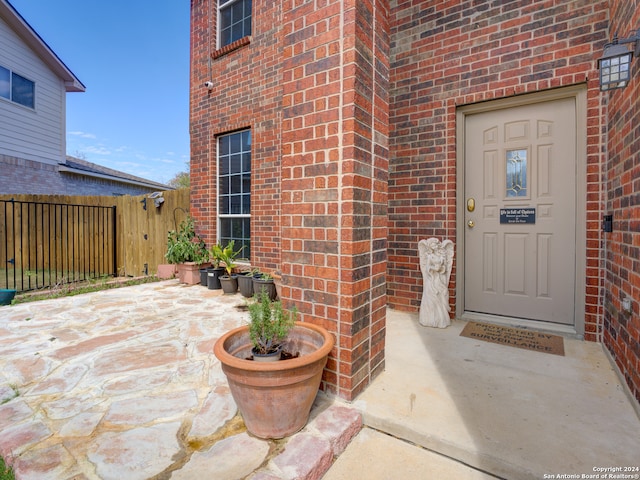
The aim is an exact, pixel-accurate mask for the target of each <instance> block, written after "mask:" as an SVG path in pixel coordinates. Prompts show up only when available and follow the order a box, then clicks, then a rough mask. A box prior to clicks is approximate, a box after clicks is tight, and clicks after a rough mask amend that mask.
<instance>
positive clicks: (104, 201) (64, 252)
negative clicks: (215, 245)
mask: <svg viewBox="0 0 640 480" xmlns="http://www.w3.org/2000/svg"><path fill="white" fill-rule="evenodd" d="M156 195H157V194H156ZM150 197H151V196H150V195H141V196H136V197H130V196H122V197H81V196H59V195H0V288H15V289H17V290H19V291H26V290H33V289H37V288H47V287H52V286H54V285H58V284H61V283H69V282H76V281H81V280H88V279H92V278H99V277H103V276H142V275H152V274H155V273H156V271H157V267H158V265H159V264H161V263H166V261H165V259H164V255H165V253H166V251H167V232H168V231H169V230H173V229H175V228H176V227H177V225H179V223H180V222H181V221H182V220H184V218H186V216H187V214H188V208H189V190H188V189H182V190H176V191H167V192H162V200H163V201H162V202H161V203H160V201H159V200H158V198H155V199H154V198H150ZM156 202H158V205H159V206H156Z"/></svg>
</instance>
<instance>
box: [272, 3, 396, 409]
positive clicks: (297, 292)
mask: <svg viewBox="0 0 640 480" xmlns="http://www.w3.org/2000/svg"><path fill="white" fill-rule="evenodd" d="M385 4H386V2H384V1H377V2H371V3H368V2H362V1H355V0H352V1H344V0H343V1H335V0H334V1H317V2H284V5H286V7H285V10H286V14H285V18H286V21H285V24H284V31H285V37H284V42H285V49H284V67H285V70H284V72H283V73H284V84H283V86H284V95H283V105H284V109H283V133H282V140H283V142H282V143H283V155H282V177H283V184H282V190H283V197H282V225H283V231H282V260H283V262H282V271H283V275H284V276H285V277H288V278H289V279H291V281H290V282H289V287H287V288H286V289H285V296H289V297H290V298H292V299H295V300H296V302H297V304H298V307H299V309H300V311H301V312H303V313H304V314H305V318H308V319H310V320H311V321H314V322H315V323H319V324H322V325H324V326H325V327H327V328H328V329H329V330H330V331H332V332H335V333H336V334H337V336H338V344H337V346H336V352H335V353H334V355H333V356H332V358H331V361H330V363H329V366H328V368H327V370H328V374H327V375H326V376H325V380H326V382H325V387H326V389H327V390H329V391H331V392H333V393H336V394H338V395H339V396H340V397H343V398H347V399H351V398H353V397H355V396H356V395H357V394H358V393H359V392H360V391H362V390H363V389H364V387H366V385H368V384H369V382H370V381H371V379H372V378H373V377H374V376H375V375H377V374H378V373H379V372H380V371H381V370H382V368H383V366H384V336H385V308H386V291H385V276H386V247H387V245H386V235H387V230H386V227H387V225H386V202H387V171H388V160H387V158H388V149H387V137H388V117H387V112H388V93H387V88H388V87H387V82H388V80H387V79H388V50H389V40H388V23H387V17H388V11H387V10H386V7H385ZM288 8H289V9H288ZM293 279H295V280H293Z"/></svg>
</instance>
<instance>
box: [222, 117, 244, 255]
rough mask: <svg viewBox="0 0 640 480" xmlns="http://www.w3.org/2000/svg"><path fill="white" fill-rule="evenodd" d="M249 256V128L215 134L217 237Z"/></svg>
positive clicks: (223, 243)
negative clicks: (216, 143)
mask: <svg viewBox="0 0 640 480" xmlns="http://www.w3.org/2000/svg"><path fill="white" fill-rule="evenodd" d="M231 240H233V241H234V248H235V249H238V248H240V247H242V251H241V252H240V255H239V257H241V258H246V259H250V258H251V130H243V131H241V132H234V133H230V134H227V135H221V136H220V137H218V241H219V242H220V244H221V245H222V246H223V247H224V246H225V245H227V243H229V242H230V241H231Z"/></svg>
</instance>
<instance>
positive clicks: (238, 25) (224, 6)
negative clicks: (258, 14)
mask: <svg viewBox="0 0 640 480" xmlns="http://www.w3.org/2000/svg"><path fill="white" fill-rule="evenodd" d="M218 5H219V6H220V15H219V22H218V24H219V25H218V28H219V31H220V47H224V46H225V45H228V44H229V43H232V42H235V41H236V40H239V39H241V38H242V37H245V36H247V35H251V7H252V2H251V0H227V1H219V2H218Z"/></svg>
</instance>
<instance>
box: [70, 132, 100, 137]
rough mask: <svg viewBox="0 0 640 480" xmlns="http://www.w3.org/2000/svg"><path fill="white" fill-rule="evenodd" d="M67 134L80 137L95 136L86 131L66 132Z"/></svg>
mask: <svg viewBox="0 0 640 480" xmlns="http://www.w3.org/2000/svg"><path fill="white" fill-rule="evenodd" d="M67 134H68V135H73V136H75V137H80V138H96V136H95V135H94V134H93V133H86V132H67Z"/></svg>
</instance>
